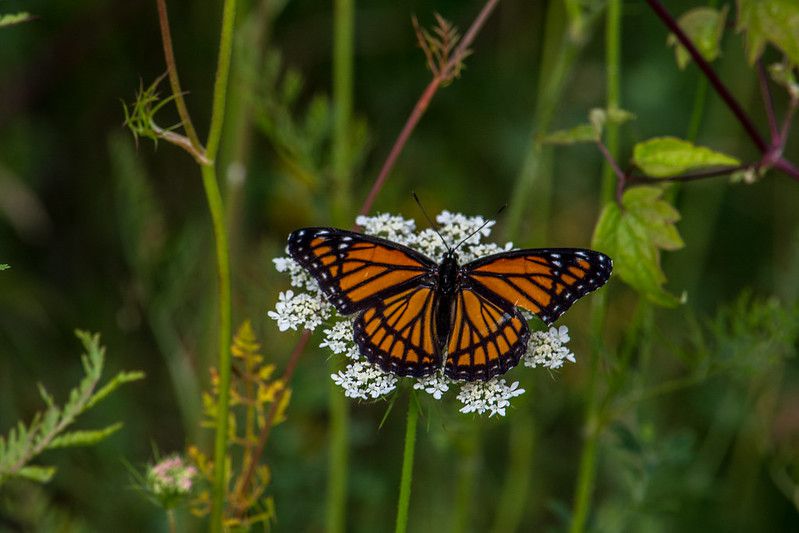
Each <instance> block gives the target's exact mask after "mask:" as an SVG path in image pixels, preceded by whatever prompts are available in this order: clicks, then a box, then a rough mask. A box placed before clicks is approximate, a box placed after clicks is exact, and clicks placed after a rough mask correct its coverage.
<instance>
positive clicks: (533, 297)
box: [288, 227, 613, 381]
mask: <svg viewBox="0 0 799 533" xmlns="http://www.w3.org/2000/svg"><path fill="white" fill-rule="evenodd" d="M457 248H458V247H457V246H456V247H455V248H454V249H449V250H448V251H447V253H446V254H445V255H444V257H443V259H442V261H441V263H436V262H435V261H433V260H432V259H430V258H428V257H426V256H425V255H424V254H422V253H420V252H417V251H416V250H413V249H411V248H408V247H407V246H403V245H401V244H398V243H395V242H391V241H389V240H386V239H382V238H379V237H373V236H369V235H364V234H360V233H356V232H352V231H346V230H341V229H335V228H324V227H316V228H303V229H299V230H297V231H294V232H293V233H291V235H289V239H288V252H289V255H290V256H291V257H292V258H293V259H294V260H295V261H297V263H299V264H300V265H301V266H302V267H304V268H305V269H306V270H308V272H310V274H311V275H312V276H313V277H314V278H315V279H316V281H317V282H318V283H319V286H320V287H321V289H322V291H323V293H324V294H325V296H326V297H327V298H328V300H329V301H330V303H331V304H332V305H333V306H334V307H335V308H336V309H337V310H338V312H339V313H341V314H343V315H350V314H354V313H359V314H358V316H357V317H356V318H355V323H354V330H355V343H356V344H357V345H358V348H359V351H360V352H361V354H362V355H364V356H365V357H366V358H367V359H368V360H369V361H370V362H372V363H374V364H376V365H378V366H379V367H380V368H382V369H383V370H384V371H386V372H392V373H394V374H397V375H399V376H415V377H423V376H428V375H430V374H433V373H435V372H436V371H438V370H439V369H440V368H441V367H442V365H443V367H444V374H445V375H447V376H448V377H450V378H452V379H456V380H466V381H478V380H483V381H484V380H488V379H491V378H492V377H494V376H497V375H501V374H504V373H505V372H507V371H508V370H510V369H511V368H513V367H514V366H516V365H517V364H518V363H519V360H520V359H521V357H522V356H523V355H524V352H525V349H526V347H527V341H528V339H529V337H530V330H529V328H528V326H527V321H526V319H525V318H524V316H523V315H522V313H521V312H520V311H519V309H517V308H518V307H521V308H522V309H526V310H527V311H529V312H531V313H533V314H535V315H536V316H538V318H540V319H541V320H543V321H544V322H545V323H547V324H551V323H553V322H554V321H555V320H556V319H557V318H558V317H559V316H560V315H562V314H563V313H564V312H565V311H566V310H567V309H568V308H569V307H571V305H572V304H573V303H574V302H575V301H577V299H579V298H581V297H582V296H584V295H586V294H588V293H589V292H591V291H593V290H595V289H598V288H599V287H601V286H602V285H604V284H605V282H607V280H608V278H609V277H610V273H611V270H612V269H613V262H612V260H611V259H610V258H609V257H608V256H606V255H605V254H602V253H600V252H595V251H593V250H587V249H581V248H540V249H528V250H512V251H507V252H502V253H498V254H494V255H489V256H486V257H482V258H479V259H477V260H474V261H471V262H469V263H466V264H464V265H459V264H458V255H457ZM445 353H446V359H444V354H445Z"/></svg>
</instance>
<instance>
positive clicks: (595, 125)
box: [537, 108, 635, 144]
mask: <svg viewBox="0 0 799 533" xmlns="http://www.w3.org/2000/svg"><path fill="white" fill-rule="evenodd" d="M633 119H635V115H634V114H632V113H630V112H629V111H625V110H624V109H618V108H612V109H601V108H594V109H592V110H591V111H590V112H589V113H588V124H579V125H577V126H575V127H573V128H569V129H565V130H558V131H554V132H552V133H548V134H546V135H542V136H540V137H539V138H538V139H537V142H539V143H540V144H576V143H584V142H597V141H599V139H600V138H602V130H603V129H604V127H605V124H607V123H610V124H623V123H625V122H627V121H630V120H633Z"/></svg>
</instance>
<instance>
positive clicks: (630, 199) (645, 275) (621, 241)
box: [593, 187, 684, 307]
mask: <svg viewBox="0 0 799 533" xmlns="http://www.w3.org/2000/svg"><path fill="white" fill-rule="evenodd" d="M662 194H663V191H662V189H661V188H659V187H633V188H630V189H627V191H626V192H625V193H624V196H623V197H622V206H621V207H620V206H619V205H618V204H616V203H615V202H610V203H608V204H606V205H605V207H604V209H603V210H602V214H601V215H600V217H599V222H598V223H597V227H596V230H595V232H594V239H593V246H594V248H596V249H598V250H600V251H603V252H605V253H606V254H608V255H609V256H610V257H612V258H613V261H614V268H615V271H616V273H617V274H618V275H619V277H621V279H622V280H624V282H625V283H627V284H628V285H630V286H631V287H633V288H634V289H635V290H637V291H638V292H639V293H641V295H642V296H644V297H646V298H647V299H648V300H650V301H651V302H653V303H655V304H658V305H662V306H665V307H674V306H676V305H677V304H679V303H680V298H678V297H677V296H675V295H673V294H671V293H669V292H667V291H666V290H665V289H664V288H663V284H664V283H665V282H666V275H665V274H664V273H663V270H662V269H661V267H660V250H677V249H679V248H682V247H683V245H684V244H683V241H682V238H681V237H680V234H679V232H678V231H677V228H676V226H675V225H674V223H675V222H677V221H678V220H679V219H680V214H679V213H678V212H677V210H676V209H674V207H672V206H671V205H669V204H668V203H667V202H666V201H664V200H663V199H662V198H661V195H662Z"/></svg>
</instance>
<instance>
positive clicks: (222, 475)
mask: <svg viewBox="0 0 799 533" xmlns="http://www.w3.org/2000/svg"><path fill="white" fill-rule="evenodd" d="M202 174H203V187H204V188H205V194H206V197H207V199H208V208H209V210H210V211H211V220H212V222H213V226H214V239H215V240H216V267H217V278H218V283H219V287H218V294H219V297H218V304H219V385H218V390H219V404H218V411H217V416H216V435H215V439H214V484H213V488H212V500H211V531H216V532H219V531H222V514H223V510H224V506H225V492H226V491H225V488H226V479H227V475H226V472H225V466H226V456H227V447H228V439H227V433H228V410H229V403H230V364H231V360H230V335H231V331H230V329H231V327H230V307H231V301H230V260H229V257H228V243H227V229H226V228H225V215H224V212H223V208H222V196H221V194H220V193H219V183H218V182H217V178H216V169H215V168H214V167H213V166H205V167H203V168H202Z"/></svg>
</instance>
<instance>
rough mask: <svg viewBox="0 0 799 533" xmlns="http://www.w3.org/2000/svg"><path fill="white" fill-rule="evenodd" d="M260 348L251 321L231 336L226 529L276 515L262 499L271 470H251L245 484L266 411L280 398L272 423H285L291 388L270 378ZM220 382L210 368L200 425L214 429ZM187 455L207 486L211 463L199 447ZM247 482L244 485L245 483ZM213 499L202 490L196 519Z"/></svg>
mask: <svg viewBox="0 0 799 533" xmlns="http://www.w3.org/2000/svg"><path fill="white" fill-rule="evenodd" d="M260 350H261V345H260V344H259V343H258V340H257V338H256V337H255V332H254V331H253V329H252V325H251V324H250V322H249V321H246V322H244V323H243V324H242V325H241V327H239V329H238V331H237V332H236V335H235V336H234V338H233V345H232V346H231V353H232V354H233V358H234V369H233V376H232V380H231V384H230V418H229V420H228V428H229V434H228V442H229V443H230V448H229V451H228V454H227V461H228V465H227V469H226V470H227V472H228V473H229V479H228V483H227V485H226V491H227V494H226V495H225V501H226V502H227V503H228V505H227V509H226V510H225V518H224V522H225V527H228V528H245V529H246V528H248V527H251V526H253V525H256V524H268V523H269V522H271V521H272V520H273V519H274V517H275V512H274V501H273V499H272V497H271V496H265V494H266V489H267V488H268V486H269V483H270V481H271V472H270V470H269V467H268V466H266V465H258V466H255V467H254V475H253V476H252V478H251V479H250V481H249V482H247V479H246V478H247V470H248V469H249V468H250V465H252V464H253V463H254V462H255V461H257V460H258V458H257V457H255V452H256V450H255V448H256V446H257V442H258V436H259V434H260V433H261V432H262V431H263V429H264V426H265V425H266V423H267V418H268V417H267V413H268V411H269V408H270V407H271V405H272V404H273V403H274V402H275V400H278V398H279V400H278V401H279V402H280V404H279V407H278V410H277V413H276V416H275V417H274V419H273V420H272V425H277V424H279V423H280V422H282V421H283V420H285V412H286V407H288V404H289V400H290V398H291V390H290V389H286V390H284V389H285V388H286V385H285V383H284V382H283V381H282V380H281V379H279V378H278V379H274V377H273V376H274V373H275V365H273V364H267V363H265V362H264V356H263V355H262V354H261V353H260ZM218 385H219V380H218V376H217V373H216V371H215V370H214V369H212V372H211V386H212V389H211V392H209V393H205V394H203V415H204V416H203V422H202V425H203V427H207V428H209V429H213V428H215V427H216V422H215V421H216V413H217V409H218V405H219V389H218ZM189 456H190V457H191V458H192V459H193V460H194V463H195V465H196V466H197V468H198V470H199V471H200V475H201V476H202V477H204V478H205V479H206V480H207V481H208V482H209V484H210V483H212V481H213V478H214V465H213V461H212V460H211V459H210V458H209V457H208V456H207V455H206V454H204V453H203V452H201V451H200V449H199V448H198V447H197V446H190V447H189ZM245 483H247V486H244V484H245ZM210 502H211V495H210V493H209V492H208V491H207V490H204V491H201V492H200V494H199V495H198V497H197V498H196V500H195V501H194V505H193V508H192V512H193V513H194V514H195V515H197V516H205V515H206V514H208V512H209V510H210Z"/></svg>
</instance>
